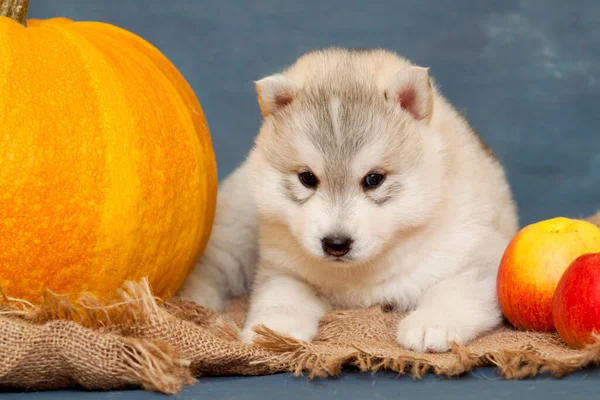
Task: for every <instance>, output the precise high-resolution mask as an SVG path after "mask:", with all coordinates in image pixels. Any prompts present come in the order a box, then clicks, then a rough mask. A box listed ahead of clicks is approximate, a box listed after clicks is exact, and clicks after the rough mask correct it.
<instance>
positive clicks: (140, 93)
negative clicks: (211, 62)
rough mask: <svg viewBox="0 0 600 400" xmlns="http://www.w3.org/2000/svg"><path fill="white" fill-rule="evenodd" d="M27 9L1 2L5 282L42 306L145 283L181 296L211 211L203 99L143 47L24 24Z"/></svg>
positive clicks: (118, 33) (0, 180)
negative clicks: (47, 295)
mask: <svg viewBox="0 0 600 400" xmlns="http://www.w3.org/2000/svg"><path fill="white" fill-rule="evenodd" d="M26 8H27V1H24V0H0V13H3V15H5V16H0V287H2V288H3V290H4V291H5V292H6V294H7V295H9V296H12V297H17V298H22V299H26V300H30V301H34V302H35V301H38V300H39V298H40V294H41V293H42V292H43V291H44V290H45V289H50V290H52V291H54V292H56V293H61V294H66V295H73V296H75V295H78V294H79V293H81V292H82V291H86V292H91V293H93V294H95V295H97V296H99V297H107V296H110V295H112V294H113V293H114V291H115V290H116V289H117V288H118V287H120V286H121V285H122V283H123V281H125V280H139V279H141V278H142V277H147V278H148V280H149V282H150V285H151V287H152V289H153V290H154V291H155V293H156V294H157V295H158V296H161V297H167V296H169V295H171V294H174V293H175V292H176V291H177V290H178V289H179V287H180V286H181V285H182V284H183V281H184V280H185V278H186V276H187V275H188V273H189V271H190V270H191V268H192V267H193V265H194V264H195V262H196V260H197V259H198V257H199V256H200V254H201V252H202V251H203V249H204V247H205V245H206V242H207V240H208V237H209V235H210V231H211V226H212V222H213V217H214V213H215V204H216V192H217V173H216V163H215V156H214V151H213V148H212V143H211V138H210V133H209V129H208V126H207V123H206V120H205V117H204V114H203V112H202V109H201V107H200V104H199V102H198V100H197V98H196V97H195V95H194V93H193V91H192V89H191V88H190V86H189V85H188V84H187V82H186V81H185V79H184V78H183V77H182V76H181V75H180V73H179V72H178V71H177V69H176V68H175V67H174V66H173V65H172V64H171V63H170V62H169V60H167V58H166V57H165V56H164V55H163V54H161V53H160V52H159V51H158V50H157V49H156V48H155V47H153V46H152V45H150V44H149V43H147V42H146V41H144V40H143V39H142V38H140V37H138V36H136V35H134V34H132V33H130V32H128V31H125V30H123V29H120V28H118V27H115V26H112V25H109V24H105V23H98V22H73V21H70V20H67V19H64V18H56V19H50V20H27V22H26V23H25V22H24V15H25V12H26ZM7 16H9V17H10V18H9V17H7ZM19 22H21V23H19ZM24 25H26V26H24Z"/></svg>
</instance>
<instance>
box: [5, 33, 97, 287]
mask: <svg viewBox="0 0 600 400" xmlns="http://www.w3.org/2000/svg"><path fill="white" fill-rule="evenodd" d="M12 26H14V27H19V29H14V30H13V31H12V35H11V37H10V40H16V41H18V42H19V44H20V47H18V48H17V47H16V46H12V45H9V46H8V47H7V54H6V55H5V57H6V58H7V59H12V60H13V62H12V67H11V69H10V70H8V71H4V72H3V74H7V75H6V76H11V77H13V78H14V79H13V80H11V81H8V83H7V86H6V87H5V88H4V89H3V95H5V96H6V98H7V99H8V98H10V99H11V101H12V104H13V107H12V108H9V112H10V113H11V114H12V117H7V121H5V124H4V125H3V128H4V129H6V132H9V134H10V135H11V136H10V137H8V138H6V139H5V141H4V142H1V141H0V153H2V152H3V151H8V152H10V154H11V158H4V157H3V159H4V160H5V161H7V162H5V163H4V165H3V171H5V172H6V171H7V173H8V174H9V175H8V176H6V177H2V185H3V186H4V187H5V188H7V190H6V191H4V193H9V196H8V197H4V198H3V199H1V200H0V221H2V222H3V224H0V249H2V252H1V253H0V265H1V266H2V277H1V278H0V285H2V286H3V287H5V288H6V289H7V290H9V291H10V292H11V295H13V296H16V297H23V298H31V295H29V293H42V290H43V289H45V288H47V287H48V288H50V289H53V290H57V289H59V290H60V289H61V287H68V286H69V285H70V283H71V281H72V280H73V277H75V279H81V280H82V281H84V282H89V283H90V284H92V285H93V281H92V280H90V279H88V277H89V275H90V272H91V267H92V266H93V259H94V257H93V246H94V243H95V241H96V239H97V229H98V226H99V218H98V215H97V213H96V212H95V210H96V209H97V207H98V206H101V205H102V203H103V199H104V196H103V192H102V191H101V190H100V188H98V187H96V186H92V185H89V186H86V185H73V183H74V182H77V181H78V180H82V179H83V180H84V181H85V180H86V179H91V180H95V181H103V180H104V179H105V174H104V171H103V169H102V165H103V163H102V160H103V157H104V150H105V148H104V147H103V143H102V142H101V140H99V139H100V137H99V135H98V132H97V131H96V130H85V131H82V130H81V129H80V126H79V125H78V124H83V126H85V125H89V126H92V127H93V126H96V125H97V121H98V120H99V115H98V114H97V112H96V111H97V110H95V109H94V107H91V108H90V109H89V110H87V111H88V112H86V113H85V114H84V113H82V112H81V109H80V108H78V107H73V106H72V105H70V104H65V101H62V100H63V99H64V100H66V101H69V100H70V101H72V102H73V103H87V104H89V105H92V106H95V104H94V102H93V100H89V101H88V100H87V99H85V95H84V93H83V92H86V91H87V89H88V86H87V79H86V78H87V75H86V73H85V71H82V69H83V68H78V67H79V66H80V65H81V64H80V60H79V58H78V55H79V53H78V51H77V50H76V49H75V48H74V47H73V46H72V44H71V43H70V42H69V40H68V38H67V37H66V36H65V35H62V34H60V33H57V32H55V31H51V30H45V29H44V28H42V27H40V28H39V29H37V28H36V29H31V28H20V26H19V25H17V24H14V23H13V24H12ZM40 33H41V34H40ZM38 34H40V35H38ZM58 47H59V48H61V49H62V51H61V52H57V51H56V49H57V48H58ZM48 49H50V50H49V55H50V56H46V54H47V53H46V51H48ZM66 60H69V62H67V61H66ZM67 71H68V72H67ZM75 72H76V73H75ZM62 76H67V77H68V78H66V79H59V78H60V77H62ZM74 84H77V87H78V89H79V91H72V90H69V89H70V87H69V86H70V85H74ZM57 92H58V93H60V92H64V94H63V95H62V96H61V101H51V102H48V101H46V99H48V98H52V99H53V100H55V98H54V96H55V94H56V93H57ZM84 99H85V100H84ZM14 105H18V106H17V107H15V106H14ZM73 113H75V114H73ZM91 144H94V145H92V146H90V145H91ZM91 148H93V151H91V152H90V153H89V154H88V156H87V157H86V158H84V159H82V158H80V157H78V156H77V154H78V152H81V151H85V150H88V149H91ZM53 149H60V150H59V151H54V150H53ZM11 160H12V162H11ZM11 165H12V166H11ZM74 165H76V166H77V167H78V168H81V170H82V171H84V176H83V177H82V176H81V175H82V174H81V172H80V171H78V170H77V169H76V168H73V166H74ZM37 264H39V265H37ZM50 281H51V282H52V285H50V284H49V282H50ZM82 288H83V290H86V289H87V284H84V285H83V286H82ZM66 294H69V293H66Z"/></svg>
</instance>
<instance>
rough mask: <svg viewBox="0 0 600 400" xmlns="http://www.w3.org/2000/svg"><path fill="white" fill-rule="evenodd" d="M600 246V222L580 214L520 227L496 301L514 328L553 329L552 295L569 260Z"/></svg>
mask: <svg viewBox="0 0 600 400" xmlns="http://www.w3.org/2000/svg"><path fill="white" fill-rule="evenodd" d="M595 252H600V228H598V227H597V226H595V225H593V224H591V223H589V222H586V221H582V220H574V219H568V218H562V217H560V218H553V219H550V220H546V221H541V222H537V223H535V224H532V225H529V226H526V227H525V228H523V229H521V231H519V233H518V234H517V235H516V236H515V237H514V238H513V239H512V241H511V242H510V244H509V245H508V247H507V248H506V251H505V252H504V256H503V257H502V261H501V262H500V266H499V269H498V281H497V290H498V301H499V303H500V307H501V309H502V312H503V313H504V315H505V316H506V318H507V319H508V320H509V321H510V323H511V324H513V325H514V326H515V327H516V328H519V329H526V330H535V331H554V323H553V322H552V299H553V297H554V291H555V290H556V285H557V284H558V281H559V280H560V278H561V276H562V274H563V273H564V271H565V270H566V269H567V267H569V265H570V264H571V263H572V262H573V260H575V259H576V258H577V257H579V256H580V255H582V254H585V253H595Z"/></svg>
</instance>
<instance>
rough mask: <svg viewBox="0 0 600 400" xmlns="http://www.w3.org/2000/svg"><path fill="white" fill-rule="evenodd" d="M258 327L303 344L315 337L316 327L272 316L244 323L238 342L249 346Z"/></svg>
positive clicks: (304, 322) (284, 317) (288, 318)
mask: <svg viewBox="0 0 600 400" xmlns="http://www.w3.org/2000/svg"><path fill="white" fill-rule="evenodd" d="M258 325H264V326H266V327H267V328H269V329H272V330H274V331H275V332H277V333H281V334H284V335H287V336H291V337H293V338H295V339H298V340H301V341H304V342H310V341H312V340H313V339H314V337H315V336H317V327H316V326H311V324H310V323H307V322H306V321H298V320H294V318H290V317H289V316H281V317H277V316H274V315H273V316H270V317H269V318H263V319H260V320H257V321H252V322H246V325H245V326H244V329H243V330H242V332H241V333H240V340H241V341H242V342H244V343H248V344H251V343H252V342H253V341H254V338H255V336H256V332H254V330H253V329H254V327H256V326H258Z"/></svg>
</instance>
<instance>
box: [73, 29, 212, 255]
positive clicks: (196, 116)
mask: <svg viewBox="0 0 600 400" xmlns="http://www.w3.org/2000/svg"><path fill="white" fill-rule="evenodd" d="M80 28H81V29H82V31H84V32H93V33H94V34H96V35H99V36H100V37H110V38H112V39H113V40H117V41H119V40H122V39H123V37H122V36H125V37H126V38H127V39H128V40H129V44H130V45H132V46H133V47H134V49H135V51H136V52H137V53H138V54H139V55H140V56H141V57H144V58H147V59H148V60H149V61H150V62H153V63H154V64H156V65H157V66H158V69H159V70H160V72H161V73H162V74H163V75H164V76H165V77H166V78H167V79H168V80H169V81H171V82H172V84H173V86H175V87H176V88H177V89H178V91H179V92H180V96H181V97H182V99H183V101H184V102H185V103H186V104H187V105H188V106H189V107H190V116H191V118H192V119H193V121H194V125H195V126H196V130H197V133H198V135H199V136H200V132H202V131H203V130H207V131H209V126H208V123H207V121H206V118H205V116H204V113H203V111H202V108H201V106H200V103H199V101H198V99H197V98H196V96H195V94H194V92H193V89H192V88H191V86H190V85H189V83H188V82H187V80H186V79H185V78H184V77H183V76H182V75H181V74H179V72H178V71H177V69H176V67H175V66H174V65H173V63H171V61H170V60H168V59H167V58H166V57H165V56H164V55H163V54H162V53H161V52H160V51H159V50H158V49H157V48H156V47H155V46H153V45H152V44H151V43H149V42H148V41H146V40H144V39H143V38H141V37H139V36H138V35H136V34H134V33H131V32H129V31H126V30H124V29H122V28H119V27H117V26H114V25H110V24H107V23H103V22H77V23H76V29H80ZM179 85H181V86H179ZM203 142H204V143H203V146H202V148H201V151H202V153H203V157H201V160H202V163H203V165H202V171H203V172H204V174H203V175H202V176H203V177H205V178H206V181H207V182H206V185H208V187H210V188H212V190H211V191H209V195H208V197H207V198H205V199H204V204H205V207H204V208H205V209H204V212H203V213H202V215H203V216H205V217H206V220H205V221H204V223H202V224H201V225H202V226H203V227H204V233H203V237H205V238H208V237H209V236H210V234H211V232H212V226H213V222H214V212H211V210H213V209H214V208H215V207H216V201H217V197H216V191H217V186H218V175H217V172H218V166H217V163H216V158H215V154H214V150H213V147H212V140H211V138H210V136H208V138H206V140H203ZM206 240H207V239H206ZM206 240H205V241H204V242H203V244H202V246H200V247H199V252H198V255H197V256H196V258H197V259H198V258H199V257H200V255H201V253H202V252H203V250H204V247H205V245H206Z"/></svg>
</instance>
